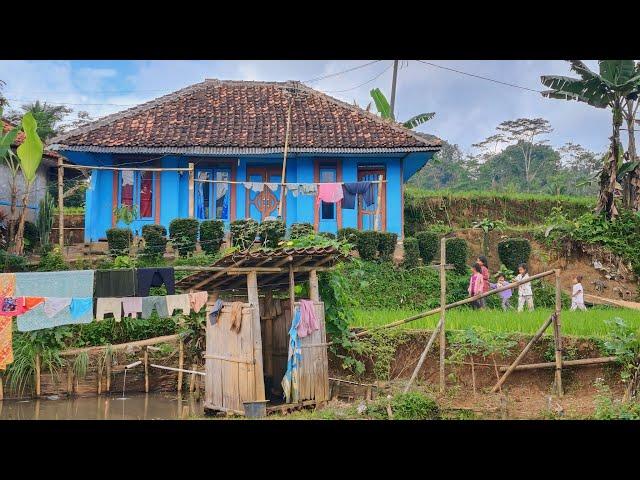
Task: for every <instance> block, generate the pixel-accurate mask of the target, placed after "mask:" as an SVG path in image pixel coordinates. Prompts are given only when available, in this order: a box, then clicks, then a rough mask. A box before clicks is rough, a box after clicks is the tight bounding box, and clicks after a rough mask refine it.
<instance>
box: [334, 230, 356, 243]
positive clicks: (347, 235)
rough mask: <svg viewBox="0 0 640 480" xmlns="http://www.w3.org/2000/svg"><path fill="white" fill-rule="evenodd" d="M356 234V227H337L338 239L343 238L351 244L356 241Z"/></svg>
mask: <svg viewBox="0 0 640 480" xmlns="http://www.w3.org/2000/svg"><path fill="white" fill-rule="evenodd" d="M358 235H360V230H358V229H357V228H351V227H347V228H339V229H338V240H345V241H347V242H349V243H351V244H353V245H356V244H357V243H358Z"/></svg>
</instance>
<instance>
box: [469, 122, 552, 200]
mask: <svg viewBox="0 0 640 480" xmlns="http://www.w3.org/2000/svg"><path fill="white" fill-rule="evenodd" d="M496 130H497V131H498V133H497V134H495V135H492V136H490V137H489V138H487V139H485V140H483V141H482V142H480V143H476V144H474V145H473V146H474V147H477V148H480V149H483V150H485V151H486V150H488V149H491V148H493V149H494V152H495V151H496V149H497V147H498V146H499V145H500V144H507V145H514V144H515V145H516V146H517V148H518V149H519V150H520V151H521V153H522V155H521V156H519V157H520V158H519V160H520V161H521V163H522V172H523V177H524V181H525V184H526V185H527V189H530V187H531V184H532V182H533V180H534V179H535V178H536V176H537V175H538V171H539V170H540V169H541V168H543V167H544V162H540V161H538V162H535V161H534V158H533V152H534V149H535V148H536V147H537V146H540V145H544V144H545V143H547V140H546V139H542V138H540V137H541V136H543V135H546V134H549V133H551V132H552V131H553V128H551V124H550V123H549V121H548V120H545V119H544V118H518V119H516V120H506V121H504V122H502V123H501V124H500V125H498V126H497V127H496ZM486 155H487V154H486V153H485V156H486ZM491 156H492V154H491V153H489V158H490V157H491ZM543 159H544V157H543Z"/></svg>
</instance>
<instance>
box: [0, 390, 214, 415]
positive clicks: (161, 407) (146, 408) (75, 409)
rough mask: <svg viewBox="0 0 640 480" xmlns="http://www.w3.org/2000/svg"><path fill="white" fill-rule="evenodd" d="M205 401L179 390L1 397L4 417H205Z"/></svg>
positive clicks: (1, 412) (0, 413)
mask: <svg viewBox="0 0 640 480" xmlns="http://www.w3.org/2000/svg"><path fill="white" fill-rule="evenodd" d="M202 417H204V409H203V406H202V402H199V401H196V400H195V399H194V398H193V397H190V396H184V397H180V396H178V395H176V394H173V395H171V394H166V393H165V394H163V393H150V394H144V393H142V394H129V395H126V397H124V398H122V395H114V396H105V395H102V396H99V397H76V398H67V397H63V396H61V397H56V396H52V397H43V398H40V399H37V400H23V401H14V400H5V401H4V402H3V401H0V420H177V419H186V418H202Z"/></svg>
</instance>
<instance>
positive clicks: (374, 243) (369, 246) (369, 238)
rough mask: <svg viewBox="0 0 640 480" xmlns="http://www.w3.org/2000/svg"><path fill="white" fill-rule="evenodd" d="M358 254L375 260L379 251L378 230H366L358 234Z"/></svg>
mask: <svg viewBox="0 0 640 480" xmlns="http://www.w3.org/2000/svg"><path fill="white" fill-rule="evenodd" d="M356 245H357V248H358V254H359V255H360V258H362V259H363V260H373V259H374V258H376V253H377V252H378V232H374V231H373V230H366V231H364V232H360V233H359V234H358V241H357V244H356Z"/></svg>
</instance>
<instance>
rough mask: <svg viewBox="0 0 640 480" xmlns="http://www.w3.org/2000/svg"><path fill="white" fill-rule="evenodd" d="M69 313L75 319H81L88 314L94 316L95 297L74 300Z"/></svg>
mask: <svg viewBox="0 0 640 480" xmlns="http://www.w3.org/2000/svg"><path fill="white" fill-rule="evenodd" d="M69 312H70V313H71V318H73V319H77V318H80V317H82V316H83V315H85V314H86V313H91V314H93V297H87V298H72V299H71V304H70V305H69Z"/></svg>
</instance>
